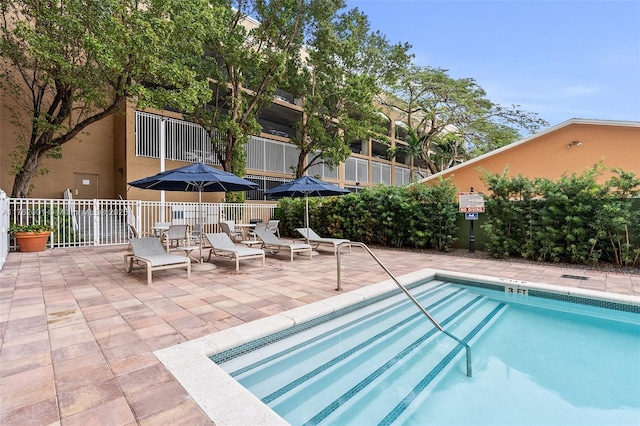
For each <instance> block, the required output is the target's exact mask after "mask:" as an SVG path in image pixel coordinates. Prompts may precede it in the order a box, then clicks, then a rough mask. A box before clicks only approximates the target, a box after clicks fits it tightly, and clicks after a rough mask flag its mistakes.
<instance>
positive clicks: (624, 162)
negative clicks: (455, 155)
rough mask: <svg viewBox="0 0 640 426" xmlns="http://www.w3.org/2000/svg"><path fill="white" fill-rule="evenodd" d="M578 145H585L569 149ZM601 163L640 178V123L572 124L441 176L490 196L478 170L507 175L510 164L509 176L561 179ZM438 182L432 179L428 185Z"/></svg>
mask: <svg viewBox="0 0 640 426" xmlns="http://www.w3.org/2000/svg"><path fill="white" fill-rule="evenodd" d="M603 123H604V122H603ZM574 141H577V142H580V144H579V145H577V144H573V145H571V147H569V144H571V142H574ZM601 160H602V161H603V163H604V165H605V166H607V167H620V168H622V169H624V170H627V171H635V172H636V174H639V175H640V123H635V125H610V124H583V123H570V124H568V125H566V126H560V127H559V128H557V129H552V130H551V131H549V132H547V133H543V134H540V135H539V136H536V137H533V138H530V139H528V140H526V141H524V142H521V143H519V142H516V143H514V144H512V145H511V146H509V147H508V148H506V149H505V148H503V149H501V150H500V151H498V152H494V153H493V154H490V155H485V156H483V157H479V158H478V159H475V160H472V161H469V162H467V163H464V164H462V165H460V166H457V167H455V168H452V169H449V170H447V171H445V172H444V173H440V174H438V175H440V176H443V177H450V176H453V182H454V184H455V185H456V187H458V188H459V190H460V191H469V189H470V188H471V187H473V188H474V190H475V191H481V192H486V187H485V185H484V183H483V182H482V181H481V179H480V176H481V175H482V172H481V171H480V170H479V168H482V169H486V170H488V171H490V172H492V173H503V171H504V170H505V166H507V165H508V167H509V173H508V175H509V176H517V175H519V174H522V175H524V176H527V177H529V178H534V177H547V178H551V179H557V178H558V177H560V176H561V175H562V174H571V173H573V172H578V173H581V172H583V171H585V170H586V169H588V168H590V167H592V166H593V165H594V164H596V163H598V162H599V161H601ZM438 175H435V176H438ZM609 176H610V175H609V174H605V175H603V176H602V177H601V179H600V180H601V181H604V180H606V179H608V177H609ZM433 179H434V177H431V178H430V179H427V180H425V182H430V181H433Z"/></svg>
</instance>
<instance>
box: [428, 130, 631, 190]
mask: <svg viewBox="0 0 640 426" xmlns="http://www.w3.org/2000/svg"><path fill="white" fill-rule="evenodd" d="M572 124H590V125H599V126H626V127H640V121H622V120H596V119H587V118H571V119H569V120H567V121H563V122H562V123H560V124H556V125H555V126H551V127H548V128H546V129H544V130H542V131H541V132H538V133H534V134H532V135H529V136H527V137H525V138H523V139H520V140H518V141H515V142H512V143H510V144H508V145H505V146H503V147H500V148H498V149H495V150H493V151H491V152H487V153H486V154H482V155H481V156H479V157H476V158H472V159H471V160H469V161H465V162H464V163H460V164H457V165H455V166H453V167H450V168H448V169H446V170H443V171H441V172H438V173H436V174H433V175H431V176H427V177H426V178H424V179H421V180H419V181H418V183H423V182H427V181H430V180H433V179H436V178H438V177H441V176H443V175H445V174H448V173H451V172H453V171H455V170H458V169H461V168H463V167H468V166H469V165H472V164H474V163H477V162H479V161H482V160H484V159H485V158H488V157H491V156H493V155H496V154H499V153H501V152H504V151H508V150H510V149H512V148H515V147H517V146H520V145H522V144H524V143H527V142H529V141H531V140H532V139H536V138H539V137H540V136H543V135H546V134H547V133H551V132H555V131H556V130H558V129H561V128H563V127H567V126H570V125H572Z"/></svg>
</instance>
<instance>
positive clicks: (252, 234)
mask: <svg viewBox="0 0 640 426" xmlns="http://www.w3.org/2000/svg"><path fill="white" fill-rule="evenodd" d="M256 229H260V230H262V231H264V230H266V229H267V224H266V223H263V222H259V223H256V227H255V228H253V229H252V230H250V231H249V237H250V238H251V239H252V240H256V239H257V238H258V236H257V235H256Z"/></svg>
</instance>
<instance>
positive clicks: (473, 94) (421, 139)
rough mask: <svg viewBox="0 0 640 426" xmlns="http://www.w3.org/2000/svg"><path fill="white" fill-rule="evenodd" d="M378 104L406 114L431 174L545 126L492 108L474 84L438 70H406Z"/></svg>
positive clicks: (513, 111)
mask: <svg viewBox="0 0 640 426" xmlns="http://www.w3.org/2000/svg"><path fill="white" fill-rule="evenodd" d="M382 102H383V104H385V105H386V106H387V107H392V108H396V109H397V110H399V111H401V112H403V113H404V115H405V116H406V118H407V124H408V125H409V127H410V128H411V129H413V130H414V133H415V135H416V138H417V141H418V142H416V143H419V144H420V145H421V147H420V148H421V149H420V158H421V160H422V161H424V162H425V163H426V165H427V167H428V168H429V170H430V171H431V173H437V172H439V171H441V170H444V169H446V168H449V167H451V166H452V165H454V164H455V163H456V162H459V161H460V160H464V159H468V158H471V157H474V156H477V155H481V154H483V153H485V152H489V151H491V150H493V149H496V148H499V147H500V146H504V145H506V144H508V143H511V142H513V141H515V140H516V139H517V138H518V137H519V136H520V135H519V132H518V130H524V131H527V132H528V133H533V132H535V131H537V130H538V129H539V128H540V127H541V126H544V125H547V122H546V121H544V120H542V119H539V118H538V117H537V114H534V113H529V112H525V111H522V110H520V109H518V107H517V106H515V105H514V106H511V107H509V108H505V107H502V106H500V105H497V104H494V103H493V102H491V101H490V100H489V99H487V97H486V92H485V91H484V90H483V89H482V88H481V87H480V86H478V85H477V84H476V82H475V81H474V80H473V79H471V78H462V79H454V78H451V77H450V76H449V75H448V74H447V71H446V70H443V69H439V68H431V67H416V66H414V67H412V68H410V69H409V70H408V72H407V73H406V74H405V75H404V76H402V78H400V79H399V80H398V82H397V83H396V84H394V85H393V86H391V87H390V93H389V94H388V96H386V97H385V99H384V100H382ZM391 153H393V151H391ZM445 153H446V154H445Z"/></svg>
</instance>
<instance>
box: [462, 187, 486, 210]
mask: <svg viewBox="0 0 640 426" xmlns="http://www.w3.org/2000/svg"><path fill="white" fill-rule="evenodd" d="M458 200H459V203H460V206H459V210H458V211H459V212H460V213H484V197H483V196H482V194H480V193H478V192H459V193H458Z"/></svg>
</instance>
